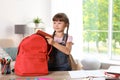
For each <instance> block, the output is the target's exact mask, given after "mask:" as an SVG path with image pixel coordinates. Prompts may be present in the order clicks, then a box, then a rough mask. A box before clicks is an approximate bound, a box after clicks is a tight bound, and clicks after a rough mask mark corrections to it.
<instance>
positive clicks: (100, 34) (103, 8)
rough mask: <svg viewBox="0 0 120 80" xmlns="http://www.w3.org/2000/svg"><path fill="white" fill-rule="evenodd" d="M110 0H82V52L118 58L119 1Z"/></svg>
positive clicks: (119, 43) (119, 54) (119, 55)
mask: <svg viewBox="0 0 120 80" xmlns="http://www.w3.org/2000/svg"><path fill="white" fill-rule="evenodd" d="M110 1H111V2H112V0H83V44H84V46H83V52H84V53H85V54H94V55H96V56H98V57H99V58H101V59H103V58H109V59H119V60H120V15H119V13H120V6H119V5H120V2H119V0H113V3H110ZM111 4H112V5H113V7H110V5H111ZM110 10H113V11H112V15H113V16H112V18H110ZM110 20H111V21H110Z"/></svg>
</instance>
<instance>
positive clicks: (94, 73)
mask: <svg viewBox="0 0 120 80" xmlns="http://www.w3.org/2000/svg"><path fill="white" fill-rule="evenodd" d="M69 74H70V77H71V78H86V77H96V78H97V77H105V74H104V71H103V70H79V71H69Z"/></svg>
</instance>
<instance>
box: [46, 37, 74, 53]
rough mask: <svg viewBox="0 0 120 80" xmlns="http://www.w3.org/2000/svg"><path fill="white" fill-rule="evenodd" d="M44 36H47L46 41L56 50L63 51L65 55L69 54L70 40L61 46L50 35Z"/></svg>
mask: <svg viewBox="0 0 120 80" xmlns="http://www.w3.org/2000/svg"><path fill="white" fill-rule="evenodd" d="M46 38H47V41H48V43H49V44H50V45H52V46H54V47H55V48H57V49H58V50H60V51H61V52H63V53H65V54H67V55H69V54H70V52H71V49H72V44H73V43H72V42H67V43H66V46H63V45H61V44H59V43H57V42H55V41H54V40H53V38H51V37H48V36H46Z"/></svg>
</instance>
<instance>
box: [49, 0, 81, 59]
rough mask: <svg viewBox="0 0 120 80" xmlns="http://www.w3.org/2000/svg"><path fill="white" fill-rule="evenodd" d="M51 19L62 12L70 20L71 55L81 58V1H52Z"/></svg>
mask: <svg viewBox="0 0 120 80" xmlns="http://www.w3.org/2000/svg"><path fill="white" fill-rule="evenodd" d="M51 10H52V13H51V17H52V16H53V15H54V14H56V13H58V12H64V13H66V14H67V15H68V17H69V20H70V28H69V34H70V35H72V36H73V43H74V45H73V48H72V53H71V54H72V55H73V56H74V58H76V59H80V57H81V56H82V0H52V5H51Z"/></svg>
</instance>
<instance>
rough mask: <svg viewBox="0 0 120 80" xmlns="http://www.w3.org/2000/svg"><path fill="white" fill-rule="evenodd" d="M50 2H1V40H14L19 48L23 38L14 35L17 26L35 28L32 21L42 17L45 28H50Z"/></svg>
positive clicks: (40, 0) (8, 0) (23, 0)
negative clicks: (23, 25)
mask: <svg viewBox="0 0 120 80" xmlns="http://www.w3.org/2000/svg"><path fill="white" fill-rule="evenodd" d="M50 2H51V1H50V0H0V39H1V38H9V39H13V40H14V42H15V44H14V45H15V46H17V45H18V44H19V42H20V40H21V38H22V37H23V36H22V35H18V34H14V25H15V24H26V25H28V27H34V25H33V23H32V20H33V18H35V17H37V16H38V17H40V18H41V19H42V21H43V22H44V24H43V26H45V27H48V26H50V24H49V23H50V17H49V16H50V12H51V9H50Z"/></svg>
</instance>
